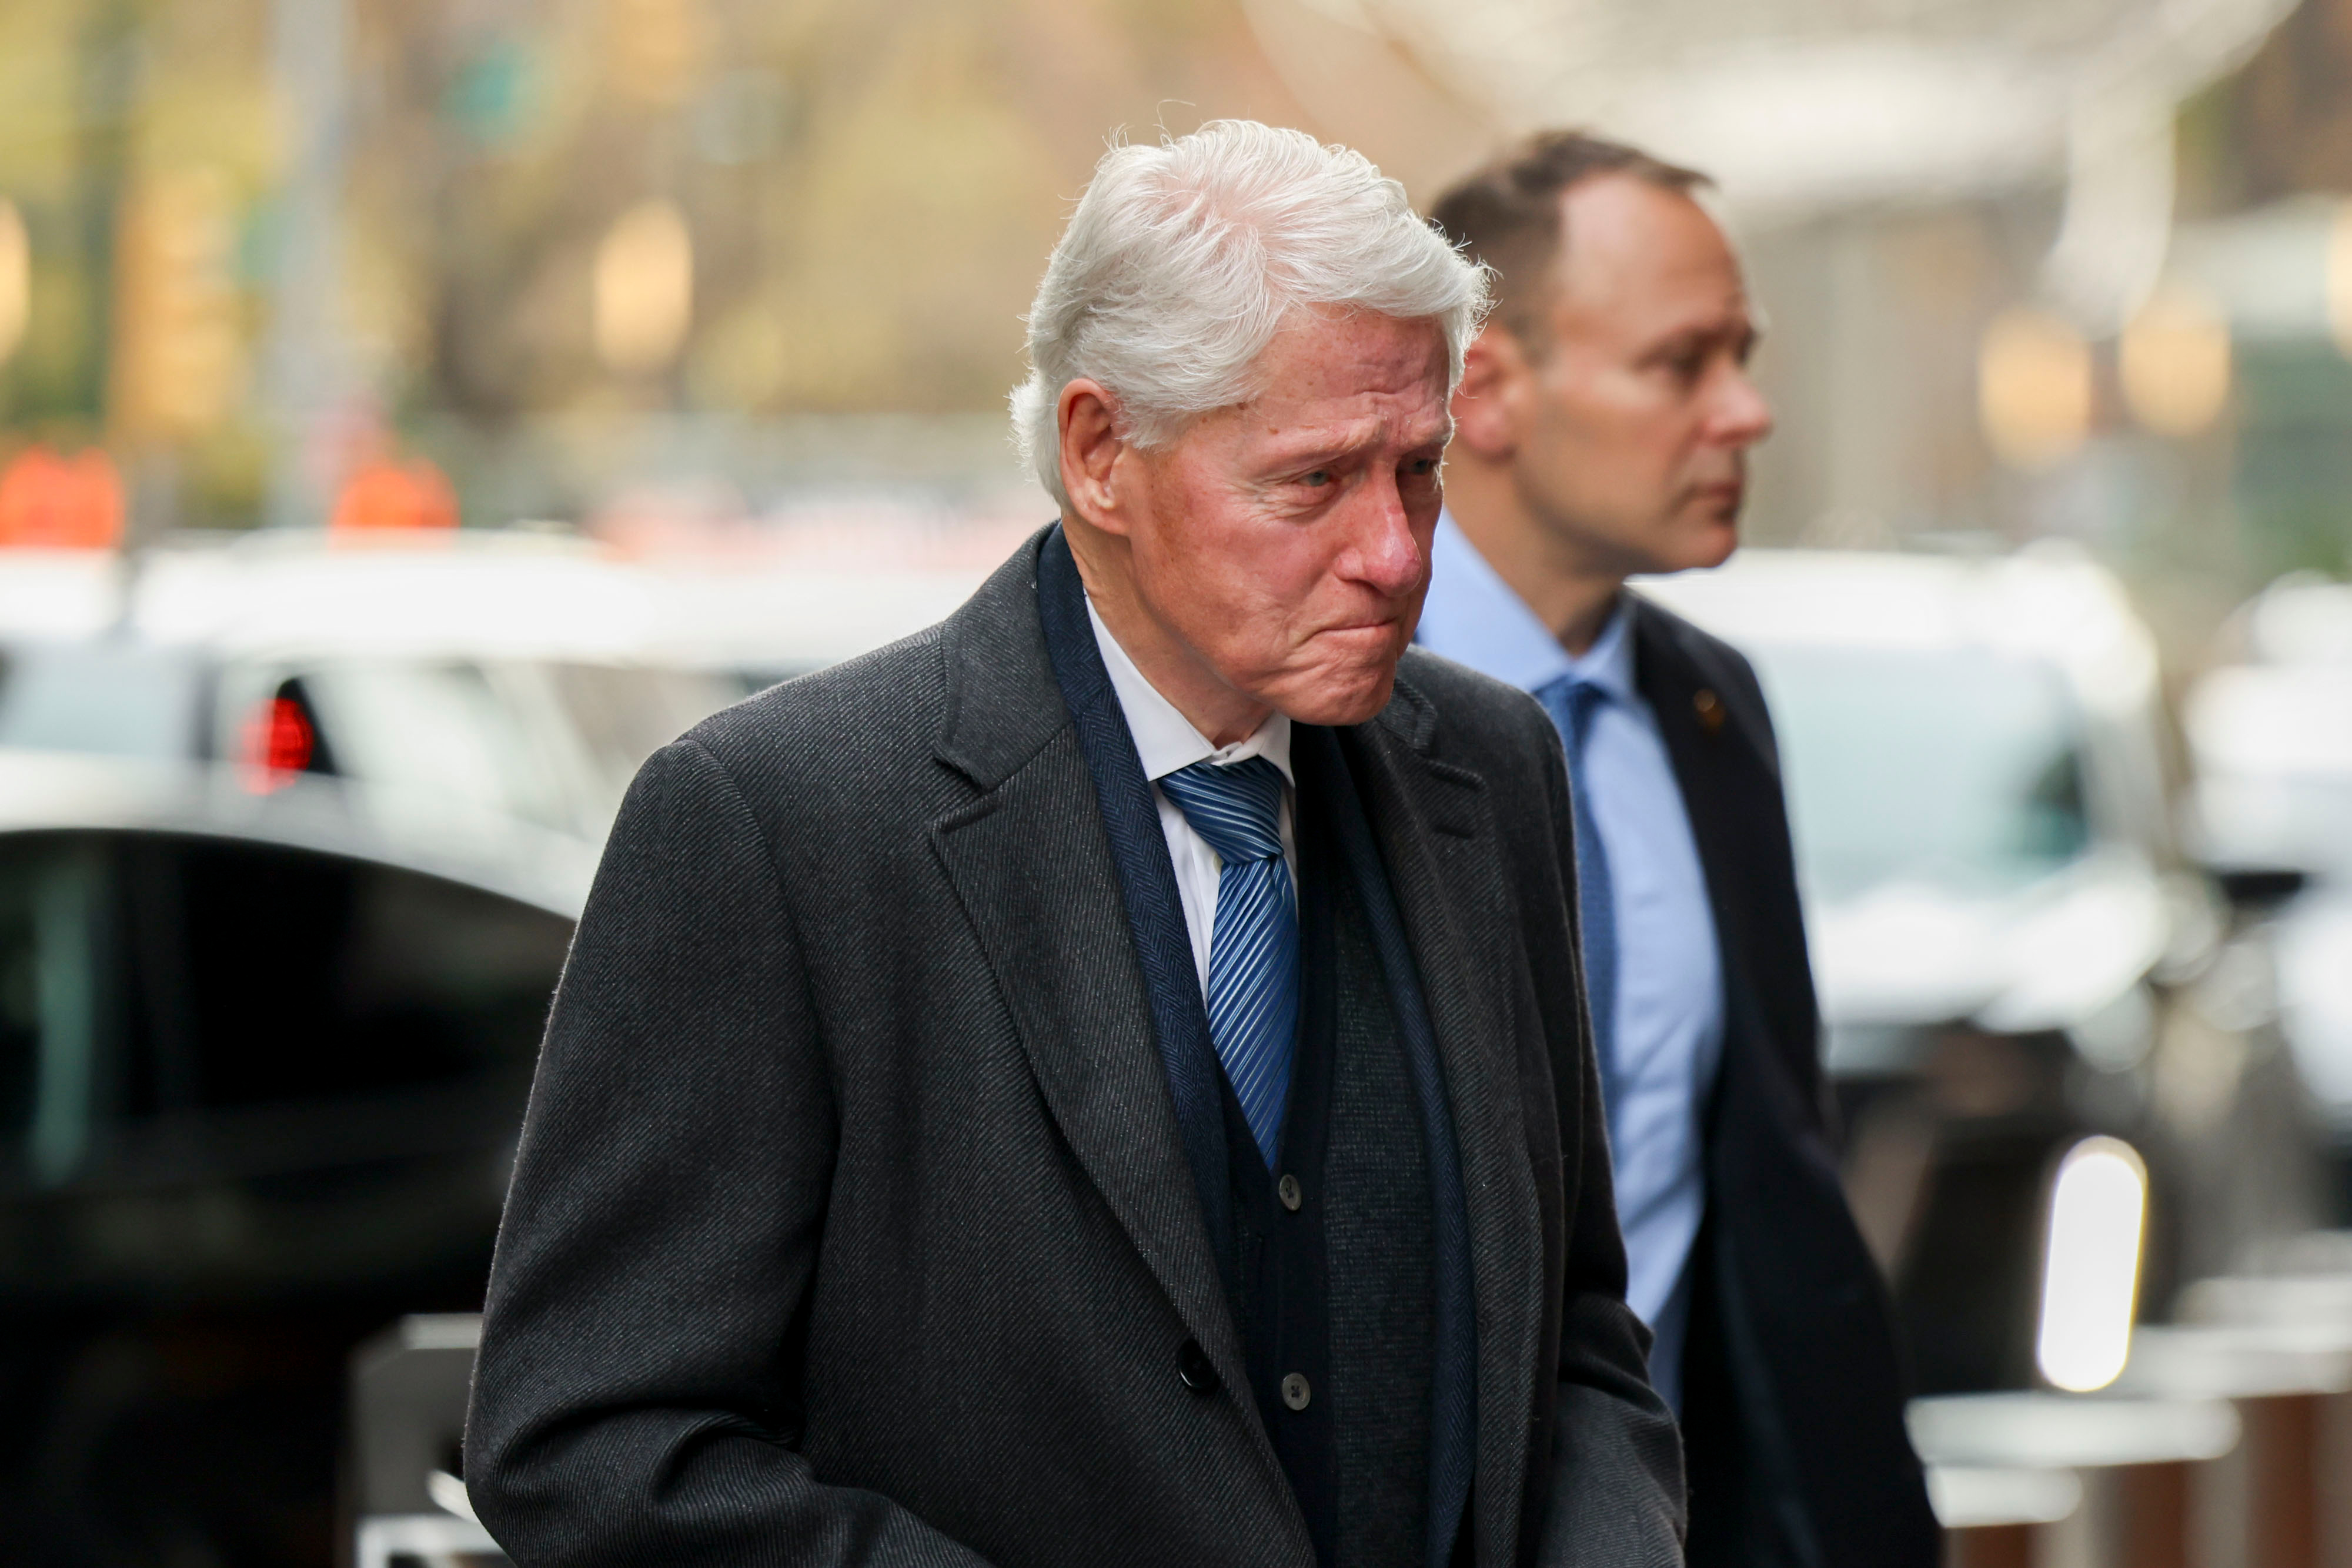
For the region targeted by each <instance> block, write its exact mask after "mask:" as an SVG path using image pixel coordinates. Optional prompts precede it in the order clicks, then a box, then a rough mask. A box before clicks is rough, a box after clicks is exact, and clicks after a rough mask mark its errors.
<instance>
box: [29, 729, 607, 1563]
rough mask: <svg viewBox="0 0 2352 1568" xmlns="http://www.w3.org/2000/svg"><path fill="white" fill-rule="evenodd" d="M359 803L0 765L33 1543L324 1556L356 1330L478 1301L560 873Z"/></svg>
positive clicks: (208, 773)
mask: <svg viewBox="0 0 2352 1568" xmlns="http://www.w3.org/2000/svg"><path fill="white" fill-rule="evenodd" d="M365 794H366V791H365V789H363V787H360V786H354V785H350V784H346V783H341V782H338V781H335V780H332V779H318V778H300V777H298V778H293V779H284V780H280V781H278V782H277V783H275V784H274V786H273V787H271V788H268V789H266V790H257V788H256V780H255V779H253V778H251V777H250V776H248V775H247V772H246V770H244V769H242V768H236V767H219V768H198V767H189V766H184V765H172V764H152V763H147V764H142V763H132V762H124V761H120V760H110V759H103V758H89V757H69V756H58V755H33V754H24V753H16V754H0V1407H5V1409H6V1410H7V1411H8V1413H9V1416H10V1419H9V1420H8V1421H7V1422H6V1424H5V1427H0V1540H5V1541H6V1542H9V1549H8V1555H9V1556H10V1557H11V1558H12V1559H14V1560H16V1561H23V1562H38V1563H58V1564H91V1565H98V1564H109V1565H111V1564H131V1563H139V1564H148V1563H251V1564H257V1565H258V1564H274V1563H289V1564H291V1563H310V1564H318V1563H325V1562H327V1561H329V1560H330V1558H331V1542H333V1540H334V1539H335V1529H334V1521H333V1519H332V1513H331V1509H332V1497H333V1487H334V1479H335V1472H336V1466H337V1455H338V1450H339V1446H340V1436H341V1389H342V1385H343V1378H344V1375H345V1365H346V1362H347V1359H348V1356H349V1354H350V1351H351V1347H352V1344H353V1343H356V1342H357V1341H358V1340H360V1339H361V1338H362V1337H363V1336H364V1335H366V1334H368V1333H373V1332H374V1331H375V1330H377V1329H379V1328H381V1327H382V1325H383V1323H385V1322H388V1321H391V1320H392V1319H394V1318H395V1317H397V1316H399V1315H400V1314H401V1313H403V1312H411V1311H418V1310H436V1309H465V1308H470V1307H474V1306H477V1305H478V1302H479V1300H480V1290H481V1282H482V1279H483V1276H484V1272H485V1270H486V1268H487V1266H488V1255H489V1247H490V1242H491V1239H492V1237H493V1235H494V1232H495V1228H496V1224H497V1219H498V1211H499V1202H500V1199H501V1197H502V1196H503V1192H504V1186H505V1180H506V1171H507V1167H508V1164H509V1159H510V1157H511V1151H512V1145H513V1140H514V1137H515V1134H516V1130H517V1127H518V1125H519V1123H520V1112H521V1108H522V1103H523V1100H524V1097H525V1094H526V1092H527V1090H528V1087H529V1082H530V1071H531V1063H532V1058H533V1055H534V1053H535V1051H536V1049H537V1044H538V1040H539V1034H540V1030H541V1025H542V1022H543V1019H544V1016H545V1010H546V1006H547V1001H548V998H549V995H550V993H551V990H552V988H553V986H554V983H555V979H556V977H557V975H558V973H559V971H560V969H561V967H562V961H563V955H564V950H565V946H566V943H567V942H568V940H569V936H570V930H571V917H572V914H573V912H574V909H575V906H576V904H575V901H576V890H577V878H576V876H575V877H555V878H550V877H548V876H546V875H545V874H544V873H545V870H546V863H545V862H546V860H547V859H548V858H549V857H548V856H547V855H546V851H547V848H548V846H547V845H546V844H545V842H544V841H541V842H540V843H539V844H538V845H537V846H536V848H537V850H538V852H539V853H538V855H536V856H534V855H532V854H528V853H527V854H524V855H520V856H517V857H515V858H513V859H510V860H509V861H507V862H504V863H497V862H486V861H484V860H481V859H479V858H467V857H464V856H458V855H449V854H437V853H436V852H434V850H433V849H432V847H431V846H430V845H429V844H425V843H422V842H419V841H417V840H416V839H415V838H414V837H411V838H409V839H406V840H404V839H403V838H402V837H401V836H399V835H397V834H391V833H387V832H385V831H383V829H382V827H381V826H380V825H379V823H378V822H377V821H375V820H374V819H373V818H372V817H371V814H370V812H369V811H368V809H367V805H366V801H365ZM412 825H413V824H412ZM523 837H524V838H525V839H526V840H528V838H529V835H528V834H525V835H523ZM535 860H536V861H538V862H539V863H537V864H534V863H533V862H534V861H535Z"/></svg>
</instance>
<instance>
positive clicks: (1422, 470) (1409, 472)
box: [1404, 457, 1437, 479]
mask: <svg viewBox="0 0 2352 1568" xmlns="http://www.w3.org/2000/svg"><path fill="white" fill-rule="evenodd" d="M1404 471H1405V475H1406V476H1407V477H1408V478H1413V479H1426V478H1429V477H1430V476H1432V475H1433V474H1435V473H1436V472H1437V459H1436V458H1434V457H1416V458H1414V459H1413V460H1412V462H1410V463H1407V464H1406V465H1404Z"/></svg>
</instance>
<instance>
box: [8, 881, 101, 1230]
mask: <svg viewBox="0 0 2352 1568" xmlns="http://www.w3.org/2000/svg"><path fill="white" fill-rule="evenodd" d="M9 849H10V850H11V851H13V852H7V853H0V1150H6V1151H9V1152H12V1153H13V1154H14V1155H15V1157H16V1163H17V1164H18V1166H19V1168H20V1170H21V1171H22V1173H23V1174H24V1175H26V1176H29V1177H30V1178H31V1179H32V1180H33V1181H34V1182H36V1183H37V1184H38V1185H42V1186H49V1185H54V1184H55V1183H57V1182H59V1181H62V1180H64V1179H66V1178H67V1177H68V1176H71V1175H72V1173H73V1172H74V1171H75V1169H77V1168H78V1167H79V1165H80V1163H81V1160H82V1156H83V1155H84V1153H85V1152H86V1150H87V1147H88V1144H89V1133H90V1125H91V1115H92V1111H93V1105H94V1101H95V1099H96V1096H97V1092H98V1089H99V1078H100V1073H101V1071H103V1069H104V1066H105V1061H104V1057H103V1051H102V1045H103V1040H102V1038H101V1036H102V1032H103V1030H104V1028H105V1026H106V1025H107V1024H108V1023H110V1021H111V1019H110V1018H109V1017H108V1016H107V1015H108V1013H110V1010H111V1008H110V1004H111V1003H112V1002H113V1001H114V1000H115V999H116V998H115V997H114V995H113V994H112V992H111V988H110V987H108V986H107V985H106V984H105V983H104V981H105V977H104V976H103V974H102V973H101V970H102V968H103V967H104V964H105V961H106V957H107V947H108V942H107V937H108V935H109V933H108V932H107V931H106V930H105V928H104V926H103V924H102V922H103V920H104V916H105V915H106V913H107V911H106V909H105V887H104V875H103V867H102V864H101V862H100V856H99V854H98V853H97V851H96V846H95V845H93V844H91V843H90V842H89V841H85V840H74V839H44V840H39V841H31V842H25V843H20V844H16V845H11V846H9Z"/></svg>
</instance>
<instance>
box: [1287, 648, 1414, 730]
mask: <svg viewBox="0 0 2352 1568" xmlns="http://www.w3.org/2000/svg"><path fill="white" fill-rule="evenodd" d="M1395 690H1396V664H1395V663H1394V661H1390V662H1388V663H1386V664H1382V665H1381V667H1380V668H1379V669H1377V670H1366V671H1359V672H1351V673H1349V674H1331V675H1325V676H1322V677H1320V678H1318V679H1315V680H1311V681H1305V682H1301V683H1300V684H1299V685H1298V687H1297V689H1295V690H1292V691H1286V692H1284V693H1282V694H1281V695H1279V696H1277V697H1276V699H1275V702H1274V706H1275V707H1276V709H1277V710H1279V711H1280V712H1282V713H1284V714H1286V715H1287V716H1289V718H1290V721H1291V722H1292V723H1293V724H1319V725H1323V726H1326V727H1335V728H1336V727H1343V726H1346V725H1351V724H1364V723H1367V722H1369V721H1370V720H1371V719H1373V718H1375V717H1377V716H1379V714H1380V711H1381V709H1382V708H1384V707H1386V706H1389V696H1390V695H1391V693H1392V692H1394V691H1395Z"/></svg>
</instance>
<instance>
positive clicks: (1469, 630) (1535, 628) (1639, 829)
mask: <svg viewBox="0 0 2352 1568" xmlns="http://www.w3.org/2000/svg"><path fill="white" fill-rule="evenodd" d="M1431 553H1432V558H1433V572H1434V576H1433V580H1432V582H1431V584H1430V589H1429V599H1428V601H1427V602H1426V603H1425V604H1424V605H1423V609H1422V612H1421V631H1420V633H1419V639H1418V640H1419V641H1420V642H1421V643H1422V644H1423V646H1424V647H1427V648H1428V649H1430V650H1431V651H1432V652H1433V653H1443V654H1444V655H1445V656H1446V657H1447V658H1449V659H1453V660H1454V661H1456V662H1458V663H1460V664H1467V665H1469V666H1470V667H1471V668H1472V669H1474V670H1477V671H1480V672H1482V673H1483V674H1488V675H1492V676H1494V677H1495V678H1496V680H1500V681H1507V682H1509V683H1510V684H1511V685H1515V686H1517V687H1519V688H1520V689H1521V690H1523V691H1528V692H1533V691H1535V690H1536V689H1537V688H1538V687H1540V686H1543V685H1548V684H1549V683H1550V682H1552V681H1555V680H1557V679H1559V677H1560V676H1562V675H1567V674H1572V675H1575V676H1576V677H1577V678H1578V679H1580V680H1585V681H1591V682H1592V683H1594V684H1595V685H1599V686H1600V687H1601V689H1602V690H1603V691H1605V692H1606V693H1607V694H1608V701H1606V702H1604V703H1603V704H1602V705H1601V707H1600V709H1599V711H1598V712H1596V713H1595V714H1594V715H1593V717H1592V729H1591V736H1590V737H1588V738H1587V740H1586V742H1585V758H1584V763H1585V768H1584V771H1585V779H1584V780H1583V782H1584V785H1585V788H1586V789H1587V791H1588V796H1589V799H1588V801H1587V804H1588V806H1589V807H1590V809H1591V812H1592V817H1593V821H1594V823H1595V824H1596V825H1597V826H1598V827H1599V829H1600V831H1601V846H1602V848H1603V849H1605V850H1606V851H1607V852H1608V855H1609V872H1610V878H1611V882H1612V893H1613V894H1614V904H1615V907H1616V912H1617V1005H1616V1019H1615V1022H1616V1039H1615V1054H1616V1059H1617V1060H1616V1070H1617V1074H1618V1082H1617V1093H1616V1103H1614V1104H1612V1106H1611V1107H1610V1116H1609V1143H1610V1147H1611V1150H1612V1154H1613V1164H1614V1166H1615V1171H1616V1177H1617V1222H1618V1225H1619V1226H1620V1228H1622V1230H1623V1231H1624V1233H1625V1256H1626V1263H1627V1265H1628V1270H1629V1273H1628V1279H1627V1283H1626V1291H1625V1299H1626V1301H1627V1303H1628V1304H1629V1305H1630V1306H1632V1307H1633V1311H1634V1312H1637V1313H1639V1314H1640V1315H1641V1318H1642V1321H1643V1322H1646V1323H1648V1324H1649V1325H1650V1330H1651V1332H1652V1333H1654V1334H1655V1335H1656V1336H1657V1343H1656V1344H1655V1345H1654V1347H1653V1348H1652V1350H1651V1352H1650V1381H1651V1383H1652V1384H1653V1385H1655V1386H1656V1388H1657V1390H1658V1392H1659V1393H1660V1394H1661V1395H1663V1396H1664V1397H1665V1400H1666V1403H1668V1404H1669V1405H1671V1406H1674V1407H1675V1411H1676V1412H1677V1413H1679V1412H1680V1411H1681V1409H1682V1382H1683V1344H1684V1341H1685V1338H1686V1337H1687V1332H1688V1329H1689V1324H1690V1293H1691V1248H1692V1244H1693V1243H1694V1242H1695V1241H1696V1239H1697V1238H1698V1228H1699V1221H1700V1219H1701V1218H1703V1217H1704V1216H1705V1214H1706V1151H1705V1149H1704V1148H1703V1146H1702V1143H1701V1134H1702V1118H1703V1117H1704V1115H1705V1113H1706V1100H1707V1095H1708V1094H1709V1092H1711V1091H1712V1090H1713V1088H1714V1084H1715V1074H1716V1069H1717V1064H1718V1063H1719V1062H1720V1061H1721V1060H1722V1054H1723V970H1722V956H1721V954H1720V953H1719V951H1718V950H1717V946H1716V931H1715V912H1714V909H1713V907H1712V906H1711V905H1710V904H1708V902H1707V893H1706V872H1705V871H1704V869H1702V867H1701V866H1700V864H1699V858H1698V842H1697V841H1696V839H1695V838H1693V837H1692V835H1691V825H1690V815H1689V813H1688V811H1687V810H1685V808H1684V805H1683V796H1682V788H1681V786H1680V785H1679V784H1677V783H1676V782H1675V771H1674V765H1673V763H1672V762H1671V761H1670V760H1669V758H1667V756H1666V743H1665V737H1664V736H1663V735H1661V734H1660V733H1659V730H1658V719H1657V716H1656V715H1655V714H1654V713H1652V712H1651V711H1650V705H1649V704H1648V703H1646V702H1644V701H1643V699H1642V695H1641V693H1640V692H1639V691H1638V690H1637V689H1636V688H1635V686H1634V684H1633V617H1632V616H1631V615H1629V614H1628V613H1626V611H1625V608H1624V606H1623V604H1622V602H1621V603H1620V604H1619V606H1618V608H1617V612H1616V613H1615V614H1613V615H1612V616H1611V617H1610V618H1609V624H1608V626H1607V627H1606V628H1605V629H1604V630H1603V631H1602V632H1601V636H1600V638H1599V639H1598V640H1597V641H1596V642H1595V643H1593V644H1592V646H1591V649H1589V650H1588V651H1587V652H1586V653H1585V654H1584V655H1583V657H1581V658H1571V657H1570V655H1569V653H1568V651H1567V650H1566V649H1564V648H1562V647H1561V646H1560V645H1559V642H1558V640H1557V639H1555V638H1554V637H1553V636H1552V634H1551V632H1550V631H1549V629H1548V628H1547V627H1546V626H1545V625H1544V623H1543V622H1541V621H1539V620H1538V619H1537V618H1536V614H1535V612H1534V611H1532V610H1529V609H1528V606H1527V604H1526V602H1525V601H1522V600H1521V599H1520V598H1519V596H1518V595H1517V594H1516V593H1514V592H1512V591H1511V590H1510V589H1509V587H1507V585H1506V584H1505V583H1504V581H1503V580H1502V579H1501V578H1500V577H1498V576H1496V573H1495V569H1494V568H1493V567H1491V566H1489V565H1487V564H1486V558H1485V557H1484V556H1482V555H1480V554H1479V553H1478V550H1477V547H1475V545H1473V544H1472V543H1471V542H1470V541H1469V539H1468V538H1466V537H1465V535H1464V534H1463V532H1462V530H1461V529H1460V528H1458V527H1456V526H1455V524H1454V519H1453V517H1450V516H1448V517H1440V518H1439V519H1438V523H1437V538H1436V543H1435V546H1434V548H1433V550H1432V552H1431Z"/></svg>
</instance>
